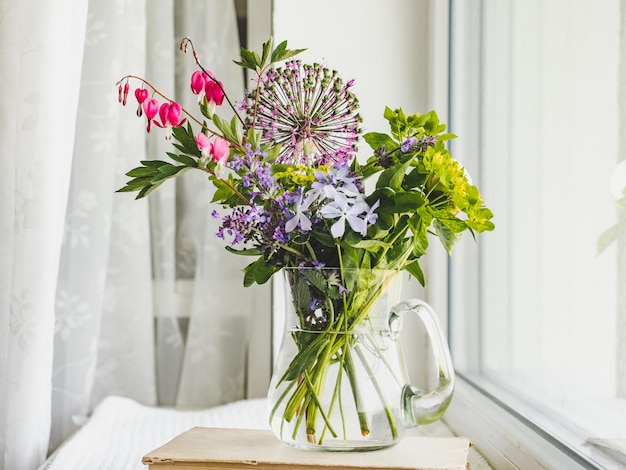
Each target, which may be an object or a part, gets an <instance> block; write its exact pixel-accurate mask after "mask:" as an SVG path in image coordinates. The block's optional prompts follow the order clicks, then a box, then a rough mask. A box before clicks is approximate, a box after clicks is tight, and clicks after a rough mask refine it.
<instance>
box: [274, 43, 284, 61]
mask: <svg viewBox="0 0 626 470" xmlns="http://www.w3.org/2000/svg"><path fill="white" fill-rule="evenodd" d="M285 49H287V41H282V42H281V43H279V44H278V46H276V48H275V49H274V50H273V51H272V57H271V61H272V63H274V62H277V61H278V59H277V57H278V56H279V55H280V54H282V53H283V51H285Z"/></svg>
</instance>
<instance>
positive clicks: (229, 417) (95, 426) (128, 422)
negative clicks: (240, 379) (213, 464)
mask: <svg viewBox="0 0 626 470" xmlns="http://www.w3.org/2000/svg"><path fill="white" fill-rule="evenodd" d="M194 426H207V427H222V428H233V427H237V428H248V429H269V425H268V423H267V416H266V400H265V399H252V400H240V401H237V402H233V403H229V404H227V405H222V406H217V407H214V408H210V409H202V410H181V409H174V408H157V407H151V406H145V405H141V404H139V403H137V402H136V401H134V400H131V399H130V398H122V397H117V396H110V397H107V398H105V399H104V400H103V401H102V402H101V403H100V404H99V405H98V406H97V407H96V409H95V410H94V412H93V415H92V416H91V418H90V419H89V421H87V423H86V424H85V425H84V426H83V427H82V428H81V429H79V430H78V431H77V432H76V433H75V434H74V435H73V436H71V437H70V438H69V439H68V440H67V441H66V442H65V444H63V445H61V446H60V447H59V448H58V449H57V450H56V451H55V452H54V454H52V456H50V458H49V459H48V460H46V462H45V463H44V464H43V465H42V466H41V467H40V468H39V470H133V469H137V470H145V469H146V466H145V465H143V464H142V463H141V458H142V457H143V456H144V455H145V454H147V453H148V452H150V451H152V450H154V449H156V448H157V447H160V446H162V445H163V444H165V443H166V442H168V441H170V440H171V439H173V438H174V437H176V436H177V435H179V434H180V433H182V432H185V431H187V430H188V429H191V428H193V427H194Z"/></svg>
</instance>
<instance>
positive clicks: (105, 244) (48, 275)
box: [0, 0, 265, 469]
mask: <svg viewBox="0 0 626 470" xmlns="http://www.w3.org/2000/svg"><path fill="white" fill-rule="evenodd" d="M184 36H190V37H192V38H193V40H194V43H195V44H196V46H197V47H198V49H199V54H200V57H201V60H202V61H203V63H204V64H205V66H206V67H207V68H209V69H211V70H212V71H213V72H215V74H216V75H218V76H219V77H220V79H221V80H222V81H223V82H224V83H225V85H226V87H227V91H229V92H230V93H232V94H233V95H234V96H238V95H240V94H241V91H242V89H243V85H244V83H243V76H242V73H241V70H240V69H238V68H237V67H233V65H232V62H231V59H232V58H233V57H236V56H237V54H238V50H239V39H238V33H237V23H236V16H235V9H234V6H233V4H232V2H226V1H223V0H213V1H206V0H188V1H182V0H180V1H179V0H175V1H174V0H168V1H161V0H160V1H159V2H156V1H135V0H133V1H124V0H117V1H113V2H111V1H109V0H90V1H89V2H82V1H80V0H59V1H55V2H48V1H43V0H20V2H15V1H8V0H0V83H1V85H2V86H0V103H1V104H2V106H1V108H0V139H1V140H0V141H1V142H2V145H3V150H2V152H0V165H1V168H2V172H0V194H1V197H0V234H1V237H0V258H1V260H2V262H1V263H0V469H14V468H20V469H29V468H35V467H36V466H37V465H38V464H39V463H41V462H42V461H43V460H44V458H45V456H46V453H47V451H48V447H49V442H50V447H51V448H54V447H56V446H57V445H58V444H59V443H60V442H62V440H63V439H64V438H65V437H66V436H67V435H68V434H70V433H71V432H72V431H73V430H74V429H75V428H76V427H77V426H78V425H79V424H80V423H81V422H82V421H83V420H84V419H85V417H86V416H87V415H88V414H89V412H90V411H91V410H92V409H93V407H94V406H95V404H97V403H98V402H100V401H101V400H102V399H103V398H104V397H105V396H107V395H122V396H126V397H130V398H133V399H135V400H138V401H139V402H141V403H144V404H150V405H175V406H185V407H207V406H212V405H217V404H221V403H225V402H228V401H232V400H236V399H239V398H243V397H244V393H245V392H244V390H245V386H244V385H245V383H244V382H245V379H244V376H245V370H246V341H247V337H248V335H249V334H250V331H249V327H248V325H249V320H250V317H251V315H254V314H255V309H256V310H257V311H262V310H264V309H265V305H262V304H260V303H259V301H258V295H259V291H258V290H254V289H250V290H248V289H243V287H242V277H241V268H242V267H243V266H244V265H245V261H246V260H245V259H239V258H236V257H233V256H232V255H229V254H228V253H226V252H225V250H224V249H223V246H222V243H221V242H220V241H219V240H218V239H216V238H215V237H214V232H215V231H216V227H215V224H214V223H213V222H214V221H213V220H212V219H211V217H210V208H209V205H208V203H209V201H210V199H211V194H210V185H209V184H207V182H206V180H205V178H204V177H203V176H202V175H200V174H198V175H196V174H192V173H187V174H186V175H185V178H182V179H179V180H177V181H175V182H170V183H166V184H165V185H163V186H162V187H161V189H160V190H159V191H157V192H156V193H153V195H151V196H150V197H149V198H148V199H147V200H146V199H144V200H141V201H135V200H134V195H133V194H128V193H125V194H116V193H114V190H115V189H117V188H119V187H121V186H122V184H123V181H124V178H125V177H124V175H123V173H124V172H125V171H128V170H129V169H130V168H132V167H133V166H136V165H137V163H138V162H139V160H144V159H156V158H159V159H162V158H164V151H165V149H166V148H167V146H168V145H169V143H168V142H167V141H166V140H165V138H164V134H163V133H159V132H157V131H158V129H155V130H153V131H152V132H151V134H150V135H149V136H148V137H147V138H144V134H145V128H144V127H145V121H144V120H142V119H138V118H137V117H136V116H135V114H134V109H133V108H134V106H135V105H136V103H135V102H134V97H133V95H132V89H134V88H133V87H132V84H131V93H130V95H129V104H128V107H129V108H131V109H122V108H121V107H120V106H119V105H118V103H117V100H116V98H117V88H116V87H115V82H116V81H117V80H118V79H119V78H120V77H121V76H122V75H124V74H127V73H131V74H135V75H141V76H144V77H146V78H147V79H149V80H150V81H151V82H153V83H155V84H158V86H159V88H160V89H161V90H162V91H163V92H164V93H165V94H167V95H169V96H175V97H177V98H178V99H179V100H181V101H182V104H183V106H184V107H187V108H189V109H194V102H193V97H192V98H190V101H189V98H187V97H188V96H191V94H190V93H188V92H187V90H188V77H189V76H190V74H191V71H192V70H193V69H194V64H193V60H192V57H191V56H190V55H184V54H182V53H181V52H179V51H178V44H179V42H180V39H181V38H182V37H184ZM174 65H176V67H174ZM174 70H175V71H176V72H175V73H174V72H173V71H174ZM185 99H188V100H187V101H185ZM223 114H224V117H229V116H227V114H226V113H223Z"/></svg>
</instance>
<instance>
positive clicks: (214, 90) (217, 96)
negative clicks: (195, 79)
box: [204, 80, 224, 108]
mask: <svg viewBox="0 0 626 470" xmlns="http://www.w3.org/2000/svg"><path fill="white" fill-rule="evenodd" d="M218 83H219V84H218ZM222 87H223V85H222V82H216V81H214V80H209V81H207V83H206V85H205V87H204V93H205V95H206V99H207V102H208V103H209V105H210V106H211V105H212V106H213V108H215V106H221V104H222V102H223V101H224V92H223V91H222Z"/></svg>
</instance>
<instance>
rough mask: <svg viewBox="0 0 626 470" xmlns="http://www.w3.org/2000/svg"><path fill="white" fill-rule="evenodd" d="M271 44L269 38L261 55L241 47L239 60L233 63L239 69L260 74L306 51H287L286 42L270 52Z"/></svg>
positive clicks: (271, 40)
mask: <svg viewBox="0 0 626 470" xmlns="http://www.w3.org/2000/svg"><path fill="white" fill-rule="evenodd" d="M272 42H273V39H272V38H271V37H270V39H269V40H268V41H267V42H266V43H264V44H263V51H262V52H261V55H259V54H258V53H257V52H253V51H249V50H248V49H245V48H243V47H242V48H241V52H240V60H238V61H233V62H235V64H237V65H239V66H240V67H244V68H246V69H250V70H254V71H256V72H261V71H262V70H263V69H265V68H266V67H268V66H270V65H272V64H275V63H277V62H281V61H283V60H287V59H289V58H291V57H293V56H295V55H297V54H300V53H301V52H304V51H305V50H306V49H294V50H289V49H287V41H283V42H281V43H280V44H278V45H277V46H276V48H275V49H273V50H272ZM270 51H271V54H270ZM268 58H269V62H268Z"/></svg>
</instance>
